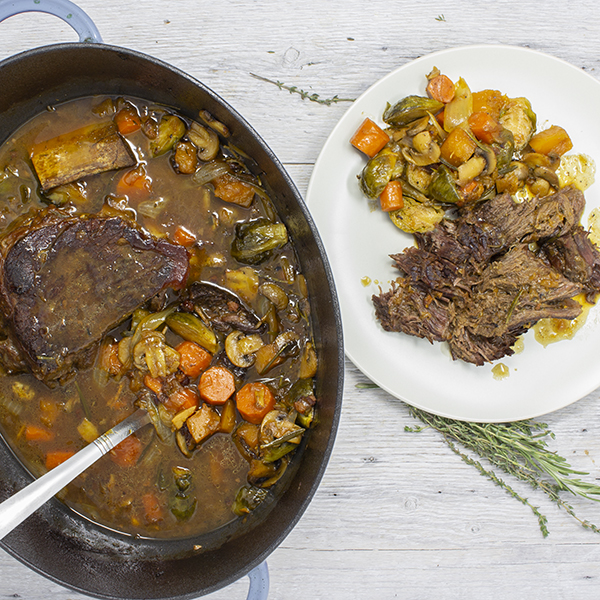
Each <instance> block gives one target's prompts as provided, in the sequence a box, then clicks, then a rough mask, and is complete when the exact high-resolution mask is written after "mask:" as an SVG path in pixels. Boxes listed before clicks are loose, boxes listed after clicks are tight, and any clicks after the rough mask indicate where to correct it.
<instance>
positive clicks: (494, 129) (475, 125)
mask: <svg viewBox="0 0 600 600" xmlns="http://www.w3.org/2000/svg"><path fill="white" fill-rule="evenodd" d="M469 127H470V128H471V131H472V132H473V135H474V136H475V137H476V138H477V139H478V140H479V141H481V142H483V143H484V144H492V143H493V142H496V141H498V134H499V133H500V131H501V130H502V126H501V125H500V123H498V121H496V119H494V117H492V115H490V114H489V113H487V112H482V111H480V112H476V113H473V114H472V115H471V116H470V117H469Z"/></svg>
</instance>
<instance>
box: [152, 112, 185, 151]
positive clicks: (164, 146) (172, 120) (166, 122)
mask: <svg viewBox="0 0 600 600" xmlns="http://www.w3.org/2000/svg"><path fill="white" fill-rule="evenodd" d="M184 135H185V123H184V122H183V121H182V120H181V119H180V118H179V117H177V116H176V115H164V116H163V118H162V119H161V120H160V123H159V124H158V135H157V136H156V138H155V139H153V140H151V141H150V154H151V155H152V156H160V155H161V154H164V153H165V152H168V151H169V150H171V148H173V147H174V146H175V144H176V143H177V142H178V141H179V140H180V139H181V138H182V137H183V136H184Z"/></svg>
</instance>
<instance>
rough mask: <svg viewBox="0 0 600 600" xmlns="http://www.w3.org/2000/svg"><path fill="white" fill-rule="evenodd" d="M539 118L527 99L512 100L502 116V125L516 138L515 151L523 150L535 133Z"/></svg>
mask: <svg viewBox="0 0 600 600" xmlns="http://www.w3.org/2000/svg"><path fill="white" fill-rule="evenodd" d="M536 121H537V117H536V115H535V113H534V112H533V110H532V109H531V104H530V102H529V100H527V98H511V99H509V101H508V102H507V104H506V107H505V108H504V110H503V111H502V113H501V114H500V125H502V127H504V128H505V129H508V130H509V131H510V132H511V133H512V134H513V137H514V143H515V150H516V151H519V150H523V148H525V146H527V144H528V142H529V140H530V139H531V137H532V136H533V134H534V132H535V127H536Z"/></svg>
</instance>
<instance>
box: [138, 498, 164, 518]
mask: <svg viewBox="0 0 600 600" xmlns="http://www.w3.org/2000/svg"><path fill="white" fill-rule="evenodd" d="M142 506H143V507H144V517H145V519H146V523H158V521H162V520H163V518H164V514H163V508H162V505H161V503H160V500H159V499H158V497H157V496H156V494H153V493H152V492H148V493H147V494H144V495H143V496H142Z"/></svg>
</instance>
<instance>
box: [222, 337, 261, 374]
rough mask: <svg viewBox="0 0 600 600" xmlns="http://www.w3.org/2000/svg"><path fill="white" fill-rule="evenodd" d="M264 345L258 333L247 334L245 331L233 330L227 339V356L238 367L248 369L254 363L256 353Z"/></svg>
mask: <svg viewBox="0 0 600 600" xmlns="http://www.w3.org/2000/svg"><path fill="white" fill-rule="evenodd" d="M263 345H264V344H263V341H262V339H261V337H260V335H258V334H257V333H251V334H245V333H244V332H243V331H233V332H232V333H230V334H229V335H228V336H227V338H226V339H225V352H226V353H227V358H228V359H229V360H230V361H231V362H232V363H233V364H234V365H235V366H236V367H241V368H244V369H246V368H248V367H251V366H252V365H253V364H254V362H255V361H256V354H255V353H256V351H257V350H258V349H259V348H261V347H262V346H263Z"/></svg>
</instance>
